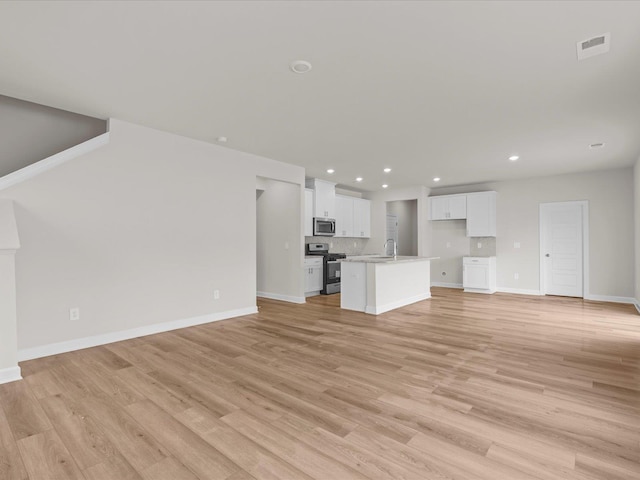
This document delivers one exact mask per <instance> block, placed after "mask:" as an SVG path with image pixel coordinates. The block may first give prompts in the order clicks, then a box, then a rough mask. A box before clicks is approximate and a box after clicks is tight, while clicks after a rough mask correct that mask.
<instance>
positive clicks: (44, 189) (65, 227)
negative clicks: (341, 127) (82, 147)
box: [0, 120, 304, 359]
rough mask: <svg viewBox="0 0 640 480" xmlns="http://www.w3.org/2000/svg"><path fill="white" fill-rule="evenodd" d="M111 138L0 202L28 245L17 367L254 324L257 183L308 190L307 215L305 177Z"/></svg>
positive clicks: (212, 149) (211, 151)
mask: <svg viewBox="0 0 640 480" xmlns="http://www.w3.org/2000/svg"><path fill="white" fill-rule="evenodd" d="M109 126H110V132H109V143H108V144H107V145H105V146H102V147H100V148H98V149H97V150H94V151H92V152H89V153H87V154H85V155H83V156H80V157H78V158H75V159H73V160H70V161H68V162H67V163H64V164H62V165H59V166H57V167H56V168H54V169H51V170H48V171H46V172H44V173H42V174H41V175H39V176H36V177H34V178H31V179H28V180H26V181H23V182H22V183H18V184H16V185H13V186H11V187H9V188H6V189H4V190H2V191H0V198H7V199H12V200H13V201H14V204H15V212H16V220H17V225H18V231H19V234H20V241H21V249H20V251H19V252H18V254H17V256H16V284H17V311H18V348H19V358H20V359H27V358H35V357H38V356H44V355H49V354H53V353H57V352H61V351H67V350H72V349H76V348H83V347H87V346H90V345H92V344H99V343H107V342H109V341H115V340H119V339H122V338H128V337H131V336H137V335H142V334H148V333H153V332H155V331H162V330H167V329H171V328H177V327H179V326H186V325H189V324H195V323H202V322H207V321H212V320H218V319H221V318H230V317H233V316H237V315H242V314H247V313H252V312H255V311H256V281H255V279H256V202H255V183H256V176H266V177H269V178H274V179H278V180H282V181H285V182H290V183H295V184H297V185H299V186H300V205H301V208H300V211H303V209H302V201H303V192H304V169H302V168H300V167H296V166H293V165H288V164H285V163H282V162H277V161H274V160H269V159H266V158H262V157H257V156H254V155H250V154H245V153H242V152H238V151H234V150H231V149H228V148H223V147H220V146H217V145H212V144H208V143H205V142H200V141H195V140H191V139H188V138H185V137H180V136H177V135H171V134H168V133H164V132H160V131H157V130H152V129H149V128H145V127H141V126H137V125H133V124H129V123H126V122H122V121H118V120H110V123H109ZM302 235H303V231H302V222H301V221H300V237H301V238H302ZM302 259H303V252H302V250H300V252H298V254H297V255H296V256H295V258H294V259H293V260H292V261H294V262H298V263H299V267H300V268H298V270H297V271H301V267H302ZM298 289H299V291H295V292H291V295H295V296H303V291H302V290H303V287H302V285H301V284H300V285H299V286H298ZM214 290H219V293H220V295H219V298H218V299H216V298H214ZM71 308H78V309H79V312H80V318H79V320H76V321H72V320H70V309H71Z"/></svg>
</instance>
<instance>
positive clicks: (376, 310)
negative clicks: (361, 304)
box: [364, 293, 431, 315]
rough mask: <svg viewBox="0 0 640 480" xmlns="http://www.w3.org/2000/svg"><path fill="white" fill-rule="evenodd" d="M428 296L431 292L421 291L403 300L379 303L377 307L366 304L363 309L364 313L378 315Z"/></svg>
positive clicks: (429, 296) (425, 298)
mask: <svg viewBox="0 0 640 480" xmlns="http://www.w3.org/2000/svg"><path fill="white" fill-rule="evenodd" d="M429 298H431V293H421V294H420V295H416V296H414V297H409V298H405V299H403V300H398V301H397V302H391V303H387V304H386V305H380V306H378V307H372V306H370V305H367V306H366V307H365V309H364V313H368V314H370V315H380V314H381V313H384V312H388V311H389V310H394V309H396V308H400V307H404V306H406V305H410V304H412V303H416V302H421V301H422V300H427V299H429Z"/></svg>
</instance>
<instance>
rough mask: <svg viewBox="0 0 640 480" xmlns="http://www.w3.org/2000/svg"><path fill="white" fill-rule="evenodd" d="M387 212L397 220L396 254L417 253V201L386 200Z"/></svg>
mask: <svg viewBox="0 0 640 480" xmlns="http://www.w3.org/2000/svg"><path fill="white" fill-rule="evenodd" d="M387 213H388V214H390V215H395V216H396V218H397V220H398V255H417V254H418V201H417V200H397V201H394V202H387Z"/></svg>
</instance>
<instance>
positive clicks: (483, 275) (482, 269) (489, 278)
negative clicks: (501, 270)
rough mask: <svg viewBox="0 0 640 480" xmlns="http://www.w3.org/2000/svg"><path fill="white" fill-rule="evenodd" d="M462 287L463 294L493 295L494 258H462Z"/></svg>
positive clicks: (494, 287)
mask: <svg viewBox="0 0 640 480" xmlns="http://www.w3.org/2000/svg"><path fill="white" fill-rule="evenodd" d="M462 286H463V287H464V291H465V292H473V293H495V291H496V257H462Z"/></svg>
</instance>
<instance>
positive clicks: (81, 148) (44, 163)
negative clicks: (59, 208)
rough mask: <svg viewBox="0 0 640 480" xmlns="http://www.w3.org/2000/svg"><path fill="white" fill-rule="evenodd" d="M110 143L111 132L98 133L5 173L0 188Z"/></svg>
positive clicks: (22, 180)
mask: <svg viewBox="0 0 640 480" xmlns="http://www.w3.org/2000/svg"><path fill="white" fill-rule="evenodd" d="M108 143H109V132H106V133H103V134H102V135H98V136H97V137H94V138H92V139H90V140H87V141H86V142H82V143H80V144H78V145H75V146H73V147H71V148H67V149H66V150H63V151H62V152H59V153H56V154H55V155H52V156H50V157H47V158H45V159H44V160H40V161H39V162H36V163H32V164H31V165H27V166H26V167H24V168H21V169H20V170H16V171H15V172H12V173H10V174H9V175H5V176H4V177H2V178H0V190H4V189H5V188H9V187H12V186H14V185H15V184H17V183H20V182H24V181H25V180H29V179H30V178H33V177H36V176H38V175H40V174H41V173H44V172H46V171H47V170H51V169H52V168H54V167H57V166H58V165H62V164H63V163H66V162H68V161H69V160H73V159H74V158H77V157H79V156H80V155H84V154H86V153H89V152H91V151H93V150H96V149H98V148H100V147H103V146H105V145H107V144H108Z"/></svg>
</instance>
